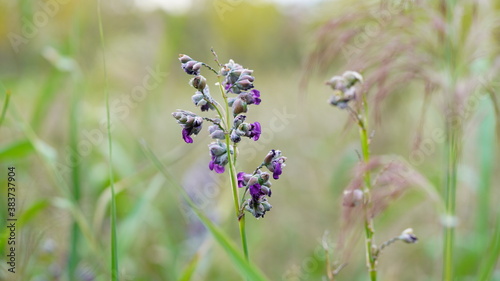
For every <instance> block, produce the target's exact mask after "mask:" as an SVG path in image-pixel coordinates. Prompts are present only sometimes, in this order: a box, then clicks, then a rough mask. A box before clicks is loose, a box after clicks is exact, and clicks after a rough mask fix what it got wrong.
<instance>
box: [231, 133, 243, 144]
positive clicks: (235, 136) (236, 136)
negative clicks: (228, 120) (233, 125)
mask: <svg viewBox="0 0 500 281" xmlns="http://www.w3.org/2000/svg"><path fill="white" fill-rule="evenodd" d="M230 138H231V141H232V142H234V143H239V142H240V141H241V136H240V135H239V134H238V132H237V131H236V130H232V131H231V135H230Z"/></svg>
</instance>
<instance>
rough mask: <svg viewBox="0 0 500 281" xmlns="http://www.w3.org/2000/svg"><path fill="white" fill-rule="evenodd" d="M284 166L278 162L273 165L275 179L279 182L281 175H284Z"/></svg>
mask: <svg viewBox="0 0 500 281" xmlns="http://www.w3.org/2000/svg"><path fill="white" fill-rule="evenodd" d="M283 165H284V164H283V163H280V162H277V161H276V162H274V163H273V167H274V171H273V179H275V180H277V179H279V178H280V175H281V174H282V173H283V169H282V166H283Z"/></svg>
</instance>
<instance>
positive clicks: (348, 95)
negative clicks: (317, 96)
mask: <svg viewBox="0 0 500 281" xmlns="http://www.w3.org/2000/svg"><path fill="white" fill-rule="evenodd" d="M358 82H360V83H362V82H363V77H362V76H361V74H359V73H358V72H355V71H346V72H344V74H342V76H333V77H332V78H331V79H330V80H328V81H327V82H326V84H327V85H329V86H330V87H331V88H332V90H333V95H332V96H331V97H330V100H329V102H330V104H332V105H334V106H338V107H339V108H341V109H344V108H346V107H347V104H348V103H349V101H351V100H354V99H356V88H355V87H354V86H355V85H356V83H358Z"/></svg>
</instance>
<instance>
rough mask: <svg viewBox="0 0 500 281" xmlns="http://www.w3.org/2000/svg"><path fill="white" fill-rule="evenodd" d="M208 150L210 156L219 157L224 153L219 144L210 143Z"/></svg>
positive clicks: (224, 149) (224, 150)
mask: <svg viewBox="0 0 500 281" xmlns="http://www.w3.org/2000/svg"><path fill="white" fill-rule="evenodd" d="M208 148H209V149H210V154H212V155H215V156H221V155H223V154H224V153H226V148H225V147H222V146H221V145H220V144H219V143H217V142H213V143H211V144H210V145H209V146H208Z"/></svg>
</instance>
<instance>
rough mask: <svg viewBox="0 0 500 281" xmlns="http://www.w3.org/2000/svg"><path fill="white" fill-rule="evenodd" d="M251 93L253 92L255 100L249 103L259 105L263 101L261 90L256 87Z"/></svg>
mask: <svg viewBox="0 0 500 281" xmlns="http://www.w3.org/2000/svg"><path fill="white" fill-rule="evenodd" d="M250 93H251V94H252V98H253V102H248V103H249V104H255V105H259V104H260V102H261V99H260V91H259V90H256V89H253V90H251V91H250Z"/></svg>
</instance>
